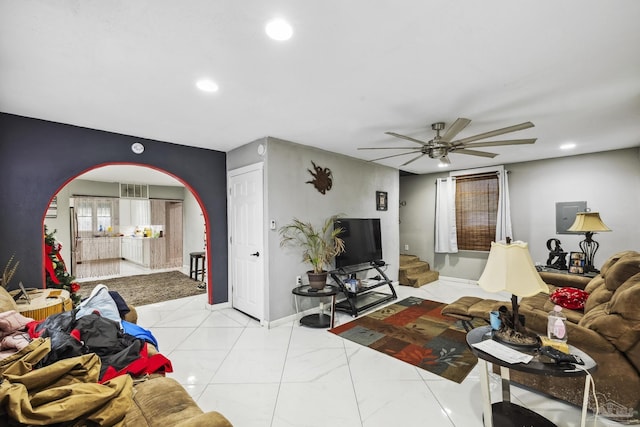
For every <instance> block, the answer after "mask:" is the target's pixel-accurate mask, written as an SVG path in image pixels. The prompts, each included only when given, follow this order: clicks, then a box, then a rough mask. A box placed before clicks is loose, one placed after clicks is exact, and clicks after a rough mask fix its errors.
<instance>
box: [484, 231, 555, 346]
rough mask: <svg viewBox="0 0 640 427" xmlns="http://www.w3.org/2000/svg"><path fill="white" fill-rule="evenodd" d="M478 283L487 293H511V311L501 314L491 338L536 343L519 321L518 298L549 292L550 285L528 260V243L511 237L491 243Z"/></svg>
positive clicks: (517, 342)
mask: <svg viewBox="0 0 640 427" xmlns="http://www.w3.org/2000/svg"><path fill="white" fill-rule="evenodd" d="M478 285H479V286H480V287H481V288H482V289H484V290H485V291H488V292H501V291H507V292H509V293H511V314H510V315H507V316H504V315H503V316H501V318H502V319H503V322H502V326H501V327H500V329H499V330H498V331H495V333H494V338H495V339H496V340H498V341H502V342H504V343H506V344H510V345H515V346H537V345H538V338H537V336H535V335H532V334H530V333H528V332H527V330H526V329H525V328H524V325H522V322H521V320H520V316H519V314H518V297H529V296H533V295H536V294H538V293H540V292H546V293H549V287H548V286H547V284H546V283H544V282H543V281H542V278H541V277H540V274H538V271H537V270H536V267H535V266H534V264H533V261H532V260H531V254H530V253H529V245H528V244H527V243H526V242H521V241H514V242H512V241H511V239H510V238H507V240H506V242H505V241H502V242H491V251H490V252H489V258H488V259H487V265H486V266H485V268H484V271H483V272H482V275H481V276H480V279H479V280H478ZM503 314H506V313H503Z"/></svg>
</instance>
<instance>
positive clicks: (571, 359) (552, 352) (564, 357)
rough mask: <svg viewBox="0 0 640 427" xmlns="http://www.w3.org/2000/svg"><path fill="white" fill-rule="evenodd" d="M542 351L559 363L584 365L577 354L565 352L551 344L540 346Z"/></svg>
mask: <svg viewBox="0 0 640 427" xmlns="http://www.w3.org/2000/svg"><path fill="white" fill-rule="evenodd" d="M540 353H542V354H544V355H545V356H547V357H550V358H552V359H553V360H554V361H555V362H556V363H557V364H558V365H560V364H563V363H577V364H578V365H584V362H583V361H582V359H581V358H580V356H577V355H575V354H567V353H563V352H561V351H560V350H558V349H555V348H553V347H550V346H545V347H540Z"/></svg>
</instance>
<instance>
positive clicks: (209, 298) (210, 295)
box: [41, 162, 213, 305]
mask: <svg viewBox="0 0 640 427" xmlns="http://www.w3.org/2000/svg"><path fill="white" fill-rule="evenodd" d="M120 165H127V166H140V167H144V168H147V169H153V170H155V171H158V172H160V173H163V174H165V175H169V176H170V177H172V178H174V179H175V180H176V181H178V182H180V183H181V184H182V185H183V186H184V187H185V188H186V189H187V190H188V191H189V192H191V194H192V195H193V197H194V198H195V199H196V202H197V203H198V206H199V207H200V210H201V212H202V215H203V217H204V224H205V245H206V247H205V251H206V256H205V262H206V268H205V270H206V271H205V274H206V277H207V280H206V283H207V303H208V304H209V305H212V304H213V285H212V283H211V254H210V247H211V244H210V236H211V230H210V221H209V213H208V212H207V210H206V208H205V206H204V204H203V202H202V199H201V198H200V195H199V194H198V192H197V191H195V190H194V189H193V187H192V186H191V185H190V184H189V183H188V182H187V181H185V180H184V179H182V178H180V177H179V176H177V175H175V174H173V173H171V172H169V171H167V170H165V169H162V168H160V167H157V166H154V165H150V164H146V163H136V162H106V163H99V164H96V165H94V166H92V167H90V168H87V169H84V170H82V171H81V172H79V173H77V174H76V175H74V176H71V177H69V178H68V179H67V180H65V182H64V183H63V184H62V185H61V186H60V187H58V188H57V189H56V190H55V192H54V193H53V194H52V195H51V197H50V199H49V202H48V204H47V207H48V206H49V205H50V204H51V201H52V200H53V199H54V197H56V195H57V194H58V193H59V192H60V190H62V189H63V188H64V187H66V186H67V185H68V184H69V183H70V182H71V181H73V180H75V179H77V178H78V177H79V176H81V175H83V174H85V173H87V172H89V171H92V170H94V169H99V168H102V167H105V166H120ZM46 211H47V209H45V211H44V212H43V214H42V219H41V226H42V228H43V230H44V223H45V219H46ZM46 257H47V255H46V253H45V248H44V245H42V259H43V260H44V259H46ZM183 262H184V256H183ZM183 265H184V264H183ZM42 286H43V288H44V287H45V286H46V272H45V270H44V269H43V270H42Z"/></svg>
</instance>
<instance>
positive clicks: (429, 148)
mask: <svg viewBox="0 0 640 427" xmlns="http://www.w3.org/2000/svg"><path fill="white" fill-rule="evenodd" d="M469 123H471V120H469V119H463V118H458V119H457V120H456V121H455V122H453V124H452V125H451V126H449V129H447V131H446V132H445V133H444V135H442V136H440V131H441V130H443V129H444V123H443V122H438V123H434V124H432V125H431V129H433V130H435V131H436V136H435V137H434V138H433V139H431V140H429V141H427V142H425V141H421V140H419V139H415V138H412V137H410V136H406V135H400V134H398V133H395V132H385V134H387V135H391V136H395V137H396V138H402V139H406V140H408V141H412V142H415V143H418V144H420V145H421V147H416V146H413V147H362V148H358V150H411V151H408V152H406V153H400V154H393V155H391V156H384V157H379V158H377V159H372V160H369V161H370V162H375V161H378V160H383V159H388V158H391V157H397V156H406V155H407V154H414V153H420V154H418V156H416V157H413V158H412V159H411V160H409V161H407V162H405V163H403V164H402V165H401V166H406V165H408V164H409V163H412V162H415V161H416V160H418V159H419V158H421V157H423V156H429V157H430V158H432V159H440V163H442V164H447V165H448V164H450V163H451V161H450V160H449V154H450V153H456V154H469V155H472V156H480V157H489V158H494V157H495V156H497V154H495V153H489V152H486V151H478V150H473V149H472V148H478V147H495V146H499V145H518V144H533V143H534V142H536V139H537V138H528V139H507V140H503V141H485V142H475V143H474V141H478V140H480V139H485V138H491V137H493V136H498V135H503V134H505V133H509V132H515V131H519V130H523V129H528V128H531V127H533V123H531V122H525V123H520V124H519V125H513V126H508V127H506V128H502V129H496V130H494V131H491V132H485V133H481V134H478V135H474V136H469V137H467V138H462V139H458V140H455V141H452V140H453V138H455V137H456V135H458V133H460V132H461V131H462V130H463V129H464V128H466V127H467V125H469Z"/></svg>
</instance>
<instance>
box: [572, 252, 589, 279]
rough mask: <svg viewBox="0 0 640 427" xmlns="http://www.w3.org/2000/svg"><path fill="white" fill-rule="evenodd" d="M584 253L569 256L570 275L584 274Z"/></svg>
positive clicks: (574, 253)
mask: <svg viewBox="0 0 640 427" xmlns="http://www.w3.org/2000/svg"><path fill="white" fill-rule="evenodd" d="M584 262H585V254H584V252H571V253H570V254H569V273H573V274H583V273H584Z"/></svg>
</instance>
